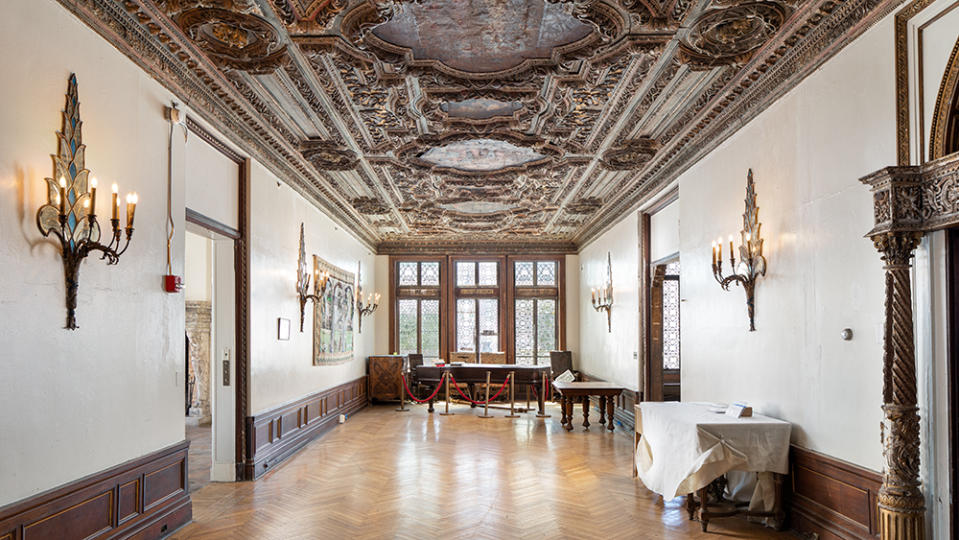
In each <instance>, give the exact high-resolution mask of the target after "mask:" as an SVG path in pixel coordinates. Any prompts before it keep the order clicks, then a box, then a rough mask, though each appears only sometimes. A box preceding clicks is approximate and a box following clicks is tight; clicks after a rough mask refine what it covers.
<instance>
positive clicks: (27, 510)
mask: <svg viewBox="0 0 959 540" xmlns="http://www.w3.org/2000/svg"><path fill="white" fill-rule="evenodd" d="M189 444H190V443H189V442H188V441H182V442H180V443H177V444H175V445H172V446H169V447H167V448H164V449H162V450H158V451H156V452H153V453H150V454H147V455H145V456H143V457H140V458H137V459H134V460H131V461H128V462H126V463H122V464H120V465H117V466H116V467H112V468H110V469H107V470H105V471H101V472H98V473H95V474H92V475H90V476H87V477H85V478H81V479H79V480H76V481H74V482H70V483H69V484H65V485H63V486H60V487H58V488H55V489H52V490H50V491H46V492H44V493H40V494H39V495H35V496H33V497H30V498H28V499H24V500H22V501H19V502H16V503H13V504H11V505H9V506H5V507H3V508H0V540H37V539H48V538H49V539H57V540H64V539H72V538H85V539H91V538H115V537H123V538H143V539H147V538H160V537H161V536H164V535H166V534H168V533H170V532H173V531H174V530H176V529H178V528H180V527H181V526H183V525H185V524H187V523H188V522H189V521H190V520H191V519H192V516H193V506H192V503H191V501H190V493H189V490H188V489H187V486H189V481H188V478H187V471H188V470H189V468H188V466H187V450H188V448H189Z"/></svg>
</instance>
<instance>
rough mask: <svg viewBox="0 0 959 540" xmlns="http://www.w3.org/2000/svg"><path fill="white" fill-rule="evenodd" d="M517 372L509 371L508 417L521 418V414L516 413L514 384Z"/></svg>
mask: <svg viewBox="0 0 959 540" xmlns="http://www.w3.org/2000/svg"><path fill="white" fill-rule="evenodd" d="M515 375H516V372H515V371H510V372H509V414H507V415H506V418H519V415H518V414H516V411H515V410H514V409H515V401H516V393H515V390H516V387H515V386H514V385H513V381H514V380H515V379H516V377H515Z"/></svg>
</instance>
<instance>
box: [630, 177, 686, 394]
mask: <svg viewBox="0 0 959 540" xmlns="http://www.w3.org/2000/svg"><path fill="white" fill-rule="evenodd" d="M678 199H679V186H676V187H674V188H673V189H671V190H669V191H667V192H666V193H664V194H663V196H662V197H660V198H659V199H658V200H657V201H656V203H655V204H653V205H651V206H650V207H649V208H647V209H646V210H643V211H641V212H640V214H639V339H640V341H639V347H640V353H639V358H640V360H641V361H642V369H641V370H640V372H641V373H642V374H643V384H642V385H640V388H642V391H643V395H642V396H640V397H639V399H640V400H646V401H649V400H651V399H652V396H653V395H655V390H654V388H653V385H652V375H653V374H652V341H653V333H652V303H651V299H652V298H651V291H652V285H653V281H652V268H653V261H652V254H651V251H650V242H651V238H650V237H651V234H650V233H651V229H652V227H651V223H652V216H653V214H655V213H656V212H659V211H660V210H662V209H663V208H666V207H667V206H669V205H670V204H672V203H674V202H676V201H677V200H678ZM661 392H662V386H660V393H661Z"/></svg>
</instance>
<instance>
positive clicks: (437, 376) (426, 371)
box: [412, 364, 550, 414]
mask: <svg viewBox="0 0 959 540" xmlns="http://www.w3.org/2000/svg"><path fill="white" fill-rule="evenodd" d="M549 369H550V367H549V366H547V365H543V366H527V365H518V364H460V365H455V366H454V365H449V364H447V365H445V366H416V367H415V368H414V369H413V373H412V379H413V381H414V382H415V383H417V384H424V385H426V386H427V387H430V386H433V385H436V384H439V383H440V381H441V380H442V378H443V373H447V372H448V373H449V374H450V375H452V376H453V378H454V379H456V382H458V383H460V384H469V385H470V386H471V387H472V385H474V384H479V383H485V382H486V372H489V373H490V375H491V379H490V380H491V381H492V383H495V384H500V383H502V382H503V381H505V380H506V377H507V375H509V374H510V373H513V375H514V377H515V380H514V382H513V384H514V386H518V387H521V388H522V387H523V386H524V385H531V386H533V387H534V389H537V390H536V392H537V394H536V401H537V403H538V405H539V414H545V413H546V406H545V402H544V400H543V392H541V391H540V390H538V388H540V387H541V386H542V384H541V383H542V381H543V378H544V377H547V378H548V377H549ZM435 399H436V398H435V397H434V399H431V400H430V404H429V412H433V401H434V400H435Z"/></svg>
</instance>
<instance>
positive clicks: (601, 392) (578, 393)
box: [553, 381, 624, 431]
mask: <svg viewBox="0 0 959 540" xmlns="http://www.w3.org/2000/svg"><path fill="white" fill-rule="evenodd" d="M553 388H555V389H556V391H557V392H558V393H559V395H560V400H561V401H560V405H561V406H562V409H563V419H562V421H561V422H562V424H563V425H564V426H566V431H573V402H574V401H576V399H577V398H580V399H582V401H583V427H584V428H586V429H589V396H599V423H600V424H606V429H608V430H610V431H613V408H614V407H615V406H616V403H615V401H614V398H615V397H616V396H618V395H620V394H622V393H623V390H624V388H623V387H622V386H617V385H615V384H612V383H605V382H559V381H557V382H554V383H553ZM607 416H608V417H609V421H608V422H607V419H606V417H607Z"/></svg>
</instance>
